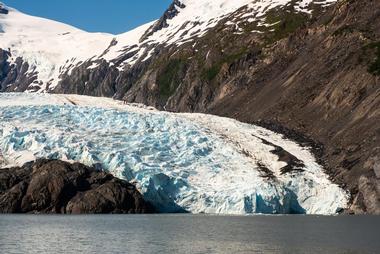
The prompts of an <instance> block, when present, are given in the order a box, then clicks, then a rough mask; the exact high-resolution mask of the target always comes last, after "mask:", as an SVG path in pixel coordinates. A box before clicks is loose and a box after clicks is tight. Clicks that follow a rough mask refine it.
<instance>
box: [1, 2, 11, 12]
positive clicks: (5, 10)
mask: <svg viewBox="0 0 380 254" xmlns="http://www.w3.org/2000/svg"><path fill="white" fill-rule="evenodd" d="M8 13H9V10H8V7H7V6H6V5H5V4H3V3H2V2H0V14H8Z"/></svg>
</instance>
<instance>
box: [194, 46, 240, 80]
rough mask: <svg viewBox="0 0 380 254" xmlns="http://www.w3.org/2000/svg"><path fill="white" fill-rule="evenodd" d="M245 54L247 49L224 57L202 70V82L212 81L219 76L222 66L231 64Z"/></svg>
mask: <svg viewBox="0 0 380 254" xmlns="http://www.w3.org/2000/svg"><path fill="white" fill-rule="evenodd" d="M245 54H247V49H245V48H244V49H242V50H240V51H239V52H237V53H235V54H230V55H225V56H223V57H222V58H221V59H220V60H219V61H218V62H216V63H214V64H213V65H212V66H211V67H210V68H207V69H204V70H203V72H202V75H201V78H202V79H203V80H207V81H212V80H213V79H215V78H216V76H217V75H218V74H219V72H220V69H221V68H222V66H223V64H225V63H227V64H231V63H233V62H234V61H236V60H237V59H239V58H241V57H242V56H244V55H245Z"/></svg>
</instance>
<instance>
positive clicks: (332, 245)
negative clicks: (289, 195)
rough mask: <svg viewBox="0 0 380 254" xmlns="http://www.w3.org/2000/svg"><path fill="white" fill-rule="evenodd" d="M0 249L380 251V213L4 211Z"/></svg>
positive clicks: (211, 251)
mask: <svg viewBox="0 0 380 254" xmlns="http://www.w3.org/2000/svg"><path fill="white" fill-rule="evenodd" d="M0 253H2V254H3V253H4V254H5V253H65V254H66V253H165V254H167V253H180V254H182V253H292V254H293V253H380V217H312V216H250V217H231V216H228V217H224V216H192V215H143V216H139V215H124V216H120V215H107V216H104V215H99V216H95V215H94V216H29V215H28V216H23V215H1V216H0Z"/></svg>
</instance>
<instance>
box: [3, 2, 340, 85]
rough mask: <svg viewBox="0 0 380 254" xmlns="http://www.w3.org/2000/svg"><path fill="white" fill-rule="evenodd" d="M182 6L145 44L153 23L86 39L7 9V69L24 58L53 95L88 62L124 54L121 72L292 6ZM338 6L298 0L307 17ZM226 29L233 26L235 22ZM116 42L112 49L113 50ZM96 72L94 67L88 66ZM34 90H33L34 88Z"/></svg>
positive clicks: (55, 24)
mask: <svg viewBox="0 0 380 254" xmlns="http://www.w3.org/2000/svg"><path fill="white" fill-rule="evenodd" d="M178 1H179V2H180V3H182V4H183V6H181V7H178V6H177V7H176V10H177V13H176V15H175V16H174V17H171V18H169V19H167V20H166V23H167V24H166V26H164V27H162V28H161V29H158V30H157V31H155V32H154V33H152V34H151V35H149V36H148V37H147V38H144V40H143V41H141V40H142V36H143V35H144V34H145V33H146V31H148V30H149V28H151V27H152V26H154V25H155V24H157V21H153V22H150V23H147V24H145V25H142V26H140V27H137V28H136V29H133V30H131V31H129V32H126V33H123V34H120V35H112V34H107V33H88V32H85V31H82V30H80V29H77V28H75V27H72V26H69V25H66V24H63V23H60V22H56V21H52V20H48V19H44V18H39V17H34V16H29V15H26V14H23V13H21V12H19V11H17V10H15V9H12V8H8V7H7V9H9V14H7V15H3V14H0V48H2V49H5V50H8V49H10V51H11V54H12V55H11V58H10V63H11V64H13V63H14V62H15V60H16V58H17V57H22V58H23V60H24V61H25V62H28V63H29V65H30V68H29V69H30V70H29V71H30V72H34V73H37V75H38V80H37V83H41V84H42V85H41V87H40V88H39V91H46V90H47V85H48V84H49V83H50V86H49V89H53V88H54V87H55V86H56V85H57V84H58V82H59V81H60V79H59V76H60V74H63V73H65V72H68V73H70V71H71V70H72V69H73V68H74V67H75V66H77V65H79V64H81V63H83V62H86V61H96V60H99V59H105V60H106V61H108V62H109V63H110V64H112V61H113V60H115V59H117V58H118V57H120V56H122V55H123V54H127V53H135V54H131V55H133V56H131V57H130V58H129V59H125V61H124V62H123V63H121V64H120V66H117V67H118V68H119V69H120V70H121V69H122V68H123V66H124V65H130V66H132V65H134V64H135V63H136V62H137V61H138V60H140V61H146V60H147V59H149V58H150V56H151V55H152V53H153V50H154V47H155V46H156V45H181V44H183V43H185V42H189V41H191V40H192V39H194V38H196V37H201V36H203V35H204V34H205V33H206V32H207V31H208V30H209V29H210V28H212V27H215V26H216V25H217V24H218V23H219V22H220V20H222V19H224V18H226V17H228V16H229V15H230V14H232V13H234V12H236V11H237V10H239V9H240V8H243V7H245V10H244V12H243V13H242V16H241V18H246V19H247V20H248V21H249V22H254V21H260V22H263V20H262V19H263V16H264V14H265V13H266V12H267V11H268V10H270V9H272V8H275V7H279V6H284V5H286V4H288V3H290V2H291V0H211V1H210V0H178ZM333 2H336V0H320V1H315V0H299V2H298V3H297V4H296V10H297V11H300V12H306V13H309V12H310V11H309V10H308V6H309V5H310V3H315V4H320V5H329V4H332V3H333ZM228 24H230V25H236V24H235V21H234V20H229V21H228ZM113 42H115V43H114V44H112V43H113ZM152 48H153V49H152ZM92 66H94V65H92ZM32 86H33V88H35V87H36V84H33V85H32Z"/></svg>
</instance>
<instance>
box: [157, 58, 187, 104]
mask: <svg viewBox="0 0 380 254" xmlns="http://www.w3.org/2000/svg"><path fill="white" fill-rule="evenodd" d="M185 69H186V62H185V61H184V60H183V59H171V60H169V62H168V63H167V64H166V66H165V67H164V68H163V70H162V71H161V72H160V73H159V75H158V77H157V84H158V86H159V89H160V95H161V97H162V98H163V99H167V98H169V97H170V96H172V95H173V94H174V92H175V91H176V90H177V88H178V85H179V84H180V83H181V78H182V76H183V73H184V72H185Z"/></svg>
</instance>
